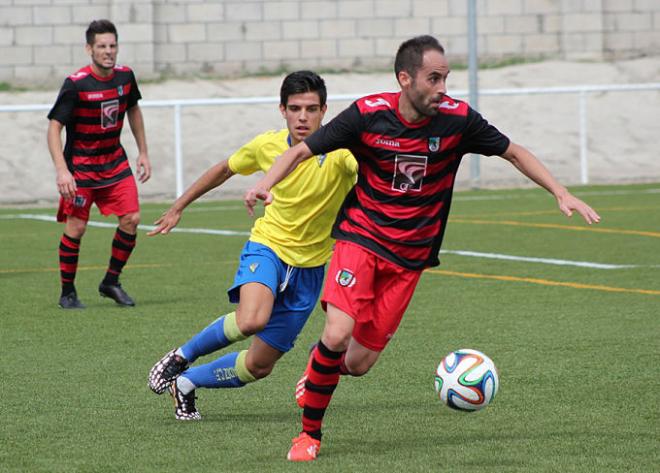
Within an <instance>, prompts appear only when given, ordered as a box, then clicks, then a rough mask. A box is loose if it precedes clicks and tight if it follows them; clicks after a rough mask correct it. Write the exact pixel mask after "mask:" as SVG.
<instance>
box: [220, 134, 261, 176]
mask: <svg viewBox="0 0 660 473" xmlns="http://www.w3.org/2000/svg"><path fill="white" fill-rule="evenodd" d="M261 141H262V140H261V135H260V136H257V137H256V138H254V139H253V140H252V141H250V142H249V143H246V144H244V145H243V146H241V147H240V148H239V149H238V150H237V151H236V152H235V153H234V154H232V155H231V156H230V157H229V160H228V164H229V169H231V170H232V172H233V173H235V174H241V175H243V176H249V175H250V174H254V173H255V172H257V171H261V167H260V166H259V162H258V160H257V153H258V151H259V146H260V144H261Z"/></svg>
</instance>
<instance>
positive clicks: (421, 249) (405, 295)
mask: <svg viewBox="0 0 660 473" xmlns="http://www.w3.org/2000/svg"><path fill="white" fill-rule="evenodd" d="M394 69H395V73H396V77H397V80H398V82H399V85H400V88H401V91H400V92H398V93H381V94H376V95H371V96H367V97H363V98H361V99H358V100H357V101H356V102H354V103H353V104H352V105H351V106H350V107H349V108H347V109H346V110H344V111H343V112H342V113H341V114H339V115H338V116H337V117H336V118H334V119H333V120H332V121H330V122H329V123H328V124H327V125H325V126H323V127H321V128H320V129H319V130H318V131H317V132H316V133H314V134H312V135H311V136H309V137H308V138H306V139H305V140H304V141H303V142H302V143H299V144H298V145H296V146H294V147H292V148H290V149H289V150H287V151H285V152H284V154H283V155H282V156H281V157H280V158H279V159H278V160H277V161H276V162H275V164H274V165H273V166H272V167H271V169H270V170H269V171H268V173H267V174H266V176H264V178H263V179H262V180H261V181H259V182H258V183H257V184H256V186H255V187H253V188H252V189H250V190H249V191H248V192H247V193H246V196H245V204H246V206H247V207H248V210H249V211H250V212H252V209H253V207H254V205H255V204H256V200H257V199H261V200H264V202H265V204H268V203H270V202H271V201H272V195H271V194H270V189H271V188H272V187H273V186H274V185H275V184H276V183H278V182H279V181H280V180H282V179H283V178H284V177H285V176H287V175H288V174H289V173H290V172H291V170H293V169H295V167H296V166H297V165H298V163H300V162H302V161H303V160H305V159H307V158H309V157H310V156H313V155H315V154H319V153H327V152H329V151H331V150H334V149H337V148H348V149H349V150H350V151H351V152H352V153H353V155H354V156H355V158H356V159H357V161H358V165H359V170H358V182H357V184H356V185H355V187H354V188H353V190H352V191H351V192H350V193H349V194H348V195H347V197H346V199H345V201H344V204H343V206H342V208H341V210H340V211H339V214H338V216H337V220H336V222H335V225H334V229H333V233H332V236H334V237H335V238H336V239H337V244H336V247H335V251H334V254H333V256H332V260H331V262H330V267H329V269H328V277H327V278H326V283H325V288H324V292H323V297H322V299H321V301H322V303H323V306H324V308H325V310H326V312H327V317H326V323H325V328H324V330H323V334H322V336H321V340H320V341H319V342H318V344H317V345H316V348H314V350H313V351H312V353H311V356H310V362H309V363H308V366H307V369H306V371H305V374H304V376H303V378H302V380H301V381H304V384H303V385H302V387H301V386H300V382H299V386H298V387H297V393H296V394H297V397H298V400H299V401H302V402H299V404H300V403H302V405H303V406H304V410H303V418H302V432H301V434H300V435H299V436H298V437H296V438H295V439H294V440H293V445H292V447H291V449H290V451H289V454H288V455H287V458H288V459H289V460H292V461H310V460H314V459H315V458H316V456H317V454H318V452H319V449H320V446H321V426H322V422H323V416H324V414H325V410H326V408H327V407H328V405H329V403H330V399H331V397H332V394H333V391H334V390H335V388H336V386H337V384H338V382H339V377H340V374H350V375H354V376H359V375H363V374H365V373H366V372H367V371H368V370H369V369H370V368H371V367H372V366H373V365H374V363H375V362H376V360H377V359H378V357H379V355H380V353H381V352H382V350H383V349H384V348H385V346H386V345H387V343H388V341H389V340H390V339H391V337H392V336H393V335H394V333H395V332H396V330H397V328H398V326H399V323H400V321H401V318H402V316H403V313H404V311H405V309H406V307H407V305H408V303H409V302H410V299H411V297H412V294H413V291H414V289H415V286H416V285H417V282H418V280H419V277H420V275H421V272H422V271H423V270H424V269H425V268H428V267H430V266H435V265H438V264H439V261H438V251H439V250H440V244H441V242H442V237H443V235H444V232H445V228H446V225H447V216H448V214H449V206H450V203H451V197H452V191H453V187H454V181H455V178H456V171H457V169H458V166H459V163H460V161H461V157H462V156H463V155H464V154H466V153H479V154H484V155H498V156H501V157H503V158H504V159H506V160H508V161H510V162H511V163H512V164H513V165H514V166H515V167H516V168H517V169H518V170H519V171H520V172H522V173H523V174H524V175H525V176H527V177H528V178H530V179H531V180H532V181H534V182H535V183H537V184H538V185H540V186H542V187H544V188H545V189H547V190H548V191H549V192H550V193H551V194H552V195H554V197H555V198H556V199H557V203H558V205H559V209H560V210H561V211H562V212H563V213H564V214H566V215H567V216H571V215H572V213H573V212H574V211H575V212H578V213H579V214H580V215H581V216H582V217H583V218H584V219H585V221H586V222H587V223H589V224H591V223H595V222H598V221H599V220H600V217H599V216H598V214H597V213H596V212H595V211H594V210H593V209H592V208H591V207H589V206H588V205H587V204H585V203H584V202H582V201H581V200H580V199H578V198H576V197H574V196H573V195H571V194H570V193H569V192H568V191H567V190H566V188H565V187H563V186H562V185H561V184H559V183H558V182H557V181H556V180H555V178H554V177H553V176H552V175H551V174H550V172H549V171H548V170H547V169H546V168H545V167H544V166H543V165H542V164H541V162H540V161H539V160H538V159H537V158H536V157H535V156H534V155H533V154H532V153H531V152H529V151H528V150H527V149H525V148H524V147H522V146H520V145H517V144H515V143H513V142H511V141H510V140H509V138H507V137H506V136H504V135H503V134H502V133H500V132H499V131H498V130H497V129H496V128H495V127H493V126H492V125H490V124H489V123H488V122H487V121H486V120H485V119H484V118H482V117H481V115H480V114H479V113H477V112H476V111H475V110H473V109H472V108H470V106H469V105H468V104H466V103H465V102H461V101H459V100H454V99H452V98H451V97H449V96H448V95H446V85H445V83H446V80H447V75H448V74H449V65H448V63H447V59H446V58H445V54H444V49H443V47H442V46H441V45H440V43H438V41H437V40H436V39H435V38H433V37H431V36H419V37H416V38H412V39H410V40H408V41H406V42H404V43H403V44H401V46H400V47H399V50H398V52H397V55H396V59H395V63H394ZM301 391H302V392H301Z"/></svg>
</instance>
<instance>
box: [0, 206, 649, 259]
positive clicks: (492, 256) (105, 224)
mask: <svg viewBox="0 0 660 473" xmlns="http://www.w3.org/2000/svg"><path fill="white" fill-rule="evenodd" d="M0 219H4V220H10V219H26V220H40V221H43V222H55V221H56V218H55V217H54V216H52V215H43V214H15V215H0ZM87 224H88V225H89V226H92V227H103V228H114V227H116V226H117V224H116V223H108V222H96V221H91V220H90V221H89V222H88V223H87ZM139 228H140V230H147V231H149V230H153V229H154V228H155V227H154V226H153V225H140V226H139ZM171 231H172V232H178V233H194V234H206V235H222V236H249V235H250V233H249V232H239V231H232V230H213V229H210V228H173V229H172V230H171ZM440 253H441V254H447V255H458V256H468V257H473V258H488V259H499V260H507V261H522V262H525V263H540V264H552V265H556V266H577V267H582V268H592V269H629V268H640V267H658V266H657V265H651V266H649V265H636V264H607V263H594V262H591V261H572V260H563V259H554V258H534V257H528V256H514V255H504V254H499V253H480V252H477V251H464V250H440Z"/></svg>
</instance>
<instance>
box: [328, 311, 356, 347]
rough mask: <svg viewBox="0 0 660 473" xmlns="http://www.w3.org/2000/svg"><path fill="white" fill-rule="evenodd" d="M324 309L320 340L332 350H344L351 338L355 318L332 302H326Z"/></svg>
mask: <svg viewBox="0 0 660 473" xmlns="http://www.w3.org/2000/svg"><path fill="white" fill-rule="evenodd" d="M326 311H327V313H326V317H325V327H324V328H323V335H322V336H321V340H322V341H323V344H324V345H325V346H327V347H328V348H329V349H330V350H332V351H344V350H346V349H347V348H348V344H349V342H350V340H351V334H352V333H353V328H354V327H355V319H354V318H353V316H351V315H349V314H347V313H346V312H344V311H343V310H342V309H340V308H339V307H337V306H336V305H334V304H332V303H328V304H327V308H326Z"/></svg>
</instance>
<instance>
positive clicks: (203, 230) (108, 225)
mask: <svg viewBox="0 0 660 473" xmlns="http://www.w3.org/2000/svg"><path fill="white" fill-rule="evenodd" d="M0 218H2V219H4V220H10V219H25V220H40V221H42V222H57V219H56V218H55V217H54V216H52V215H43V214H15V215H0ZM87 225H88V226H90V227H101V228H116V227H117V224H116V223H109V222H96V221H93V220H90V221H89V222H87ZM138 228H139V229H140V230H146V231H151V230H153V229H154V228H156V227H155V226H153V225H138ZM171 232H177V233H199V234H205V235H223V236H250V232H239V231H234V230H213V229H211V228H173V229H172V230H171Z"/></svg>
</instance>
